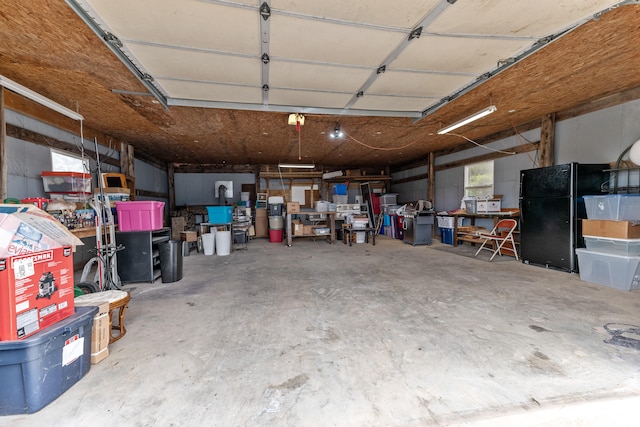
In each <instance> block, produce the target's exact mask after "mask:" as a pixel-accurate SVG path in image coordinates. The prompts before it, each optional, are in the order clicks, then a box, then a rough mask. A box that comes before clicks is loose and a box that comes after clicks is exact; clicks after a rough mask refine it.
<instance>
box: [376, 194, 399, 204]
mask: <svg viewBox="0 0 640 427" xmlns="http://www.w3.org/2000/svg"><path fill="white" fill-rule="evenodd" d="M397 199H398V195H397V194H394V193H389V194H382V195H381V196H380V205H381V206H386V205H395V204H397V203H398V202H397Z"/></svg>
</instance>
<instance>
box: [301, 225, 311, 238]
mask: <svg viewBox="0 0 640 427" xmlns="http://www.w3.org/2000/svg"><path fill="white" fill-rule="evenodd" d="M302 231H303V235H304V236H309V235H312V234H313V225H303V226H302Z"/></svg>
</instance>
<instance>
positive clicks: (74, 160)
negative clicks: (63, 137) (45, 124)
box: [51, 150, 89, 173]
mask: <svg viewBox="0 0 640 427" xmlns="http://www.w3.org/2000/svg"><path fill="white" fill-rule="evenodd" d="M51 170H52V171H54V172H80V173H88V172H89V159H82V157H80V156H76V155H73V154H69V153H66V152H64V151H58V150H51Z"/></svg>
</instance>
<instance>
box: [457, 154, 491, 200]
mask: <svg viewBox="0 0 640 427" xmlns="http://www.w3.org/2000/svg"><path fill="white" fill-rule="evenodd" d="M482 164H491V185H469V178H470V171H471V169H472V168H473V167H475V166H479V165H482ZM494 168H495V162H494V160H486V161H484V162H477V163H472V164H468V165H465V167H464V197H465V198H469V197H475V198H485V197H487V198H489V197H492V196H493V193H494V190H495V169H494ZM483 188H487V189H488V190H489V194H484V193H483V194H482V195H479V194H477V193H476V192H474V193H475V194H469V193H470V191H469V190H478V189H483Z"/></svg>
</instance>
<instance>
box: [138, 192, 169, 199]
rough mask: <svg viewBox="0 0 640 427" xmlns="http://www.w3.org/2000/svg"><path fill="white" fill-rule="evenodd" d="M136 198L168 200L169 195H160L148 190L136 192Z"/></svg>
mask: <svg viewBox="0 0 640 427" xmlns="http://www.w3.org/2000/svg"><path fill="white" fill-rule="evenodd" d="M136 195H137V196H142V197H155V198H157V199H168V198H169V193H161V192H159V191H149V190H136Z"/></svg>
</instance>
